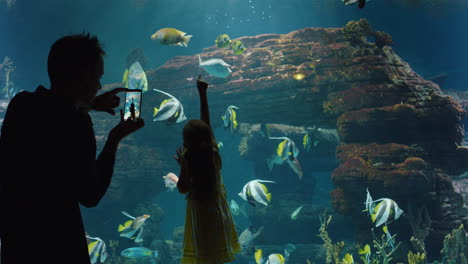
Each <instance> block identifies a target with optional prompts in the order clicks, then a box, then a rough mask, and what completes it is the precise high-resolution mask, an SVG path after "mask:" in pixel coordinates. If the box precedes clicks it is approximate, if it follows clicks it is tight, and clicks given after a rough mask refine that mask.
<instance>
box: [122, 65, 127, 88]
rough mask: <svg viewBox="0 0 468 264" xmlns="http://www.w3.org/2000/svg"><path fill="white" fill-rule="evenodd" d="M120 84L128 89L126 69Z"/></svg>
mask: <svg viewBox="0 0 468 264" xmlns="http://www.w3.org/2000/svg"><path fill="white" fill-rule="evenodd" d="M122 82H123V83H124V84H125V85H124V86H125V88H128V69H125V71H124V74H123V77H122Z"/></svg>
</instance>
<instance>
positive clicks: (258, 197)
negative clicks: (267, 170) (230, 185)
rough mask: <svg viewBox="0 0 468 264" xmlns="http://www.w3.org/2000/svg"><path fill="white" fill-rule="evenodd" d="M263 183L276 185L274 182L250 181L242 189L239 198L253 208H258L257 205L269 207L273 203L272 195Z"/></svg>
mask: <svg viewBox="0 0 468 264" xmlns="http://www.w3.org/2000/svg"><path fill="white" fill-rule="evenodd" d="M262 182H270V183H275V182H274V181H266V180H253V181H249V182H248V183H247V184H245V185H244V187H243V188H242V192H240V193H239V196H240V197H241V198H242V199H244V200H245V201H246V202H248V203H249V204H250V205H252V206H257V203H260V204H263V205H265V206H268V204H269V203H270V201H271V193H269V192H268V189H267V187H266V186H265V185H264V184H262Z"/></svg>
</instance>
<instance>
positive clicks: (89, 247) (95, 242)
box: [88, 240, 99, 253]
mask: <svg viewBox="0 0 468 264" xmlns="http://www.w3.org/2000/svg"><path fill="white" fill-rule="evenodd" d="M98 242H99V241H97V240H96V241H94V242H91V243H89V244H88V252H89V253H91V252H92V251H93V249H94V248H95V247H96V245H97V243H98Z"/></svg>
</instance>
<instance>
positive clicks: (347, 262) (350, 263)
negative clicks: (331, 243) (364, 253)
mask: <svg viewBox="0 0 468 264" xmlns="http://www.w3.org/2000/svg"><path fill="white" fill-rule="evenodd" d="M341 263H343V264H354V259H353V255H351V254H349V253H346V254H345V256H344V258H343V260H342V262H341Z"/></svg>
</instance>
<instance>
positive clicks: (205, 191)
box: [183, 119, 217, 199]
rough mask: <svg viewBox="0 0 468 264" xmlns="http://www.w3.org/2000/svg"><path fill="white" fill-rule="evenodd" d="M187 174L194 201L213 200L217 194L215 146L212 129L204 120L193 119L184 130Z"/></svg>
mask: <svg viewBox="0 0 468 264" xmlns="http://www.w3.org/2000/svg"><path fill="white" fill-rule="evenodd" d="M183 138H184V147H185V152H184V159H185V161H186V166H187V167H186V170H185V171H186V173H187V176H188V178H189V179H190V181H191V184H192V187H193V189H192V190H193V191H192V195H193V198H194V199H211V198H213V196H214V195H215V193H216V184H217V183H216V180H217V177H216V173H217V171H216V170H217V168H216V164H215V155H216V154H217V153H215V149H214V148H215V146H216V142H215V140H214V136H213V132H212V131H211V128H210V127H209V126H208V124H207V123H205V122H204V121H202V120H198V119H192V120H189V121H188V122H187V124H186V125H185V126H184V130H183Z"/></svg>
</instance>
